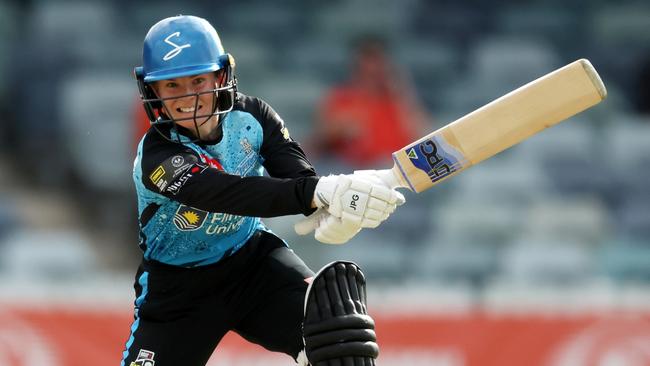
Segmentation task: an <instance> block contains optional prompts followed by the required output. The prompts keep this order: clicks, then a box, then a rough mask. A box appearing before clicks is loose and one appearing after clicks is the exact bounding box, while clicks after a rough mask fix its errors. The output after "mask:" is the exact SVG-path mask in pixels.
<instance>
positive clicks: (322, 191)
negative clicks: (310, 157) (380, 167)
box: [314, 174, 405, 228]
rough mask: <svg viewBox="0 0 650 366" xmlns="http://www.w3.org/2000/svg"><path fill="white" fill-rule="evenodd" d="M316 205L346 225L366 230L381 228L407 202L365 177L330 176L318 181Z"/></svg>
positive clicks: (377, 182) (382, 185) (352, 175)
mask: <svg viewBox="0 0 650 366" xmlns="http://www.w3.org/2000/svg"><path fill="white" fill-rule="evenodd" d="M314 202H315V203H316V206H317V207H319V208H324V209H326V210H327V212H329V213H330V214H331V215H332V216H334V217H336V218H340V219H341V220H342V221H343V222H352V223H357V225H359V226H360V227H362V228H375V227H377V226H379V224H381V223H382V222H383V221H384V220H386V219H387V218H388V216H389V215H390V214H391V213H393V212H394V211H395V208H396V207H397V206H399V205H401V204H403V203H404V202H405V199H404V196H403V195H402V194H401V193H399V192H398V191H396V190H394V189H390V188H388V187H387V186H386V185H385V184H383V183H382V182H380V181H377V180H370V179H368V178H367V177H364V176H362V175H354V174H350V175H343V174H341V175H329V176H327V177H322V178H320V179H319V180H318V184H317V185H316V190H315V192H314Z"/></svg>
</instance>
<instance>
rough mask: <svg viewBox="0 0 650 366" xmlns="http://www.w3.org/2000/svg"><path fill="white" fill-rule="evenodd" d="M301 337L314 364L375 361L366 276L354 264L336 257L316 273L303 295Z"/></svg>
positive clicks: (358, 365)
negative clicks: (304, 295)
mask: <svg viewBox="0 0 650 366" xmlns="http://www.w3.org/2000/svg"><path fill="white" fill-rule="evenodd" d="M303 337H304V340H305V352H306V354H307V359H309V362H310V363H311V364H312V365H313V366H339V365H340V366H372V365H375V359H376V358H377V356H378V355H379V346H378V345H377V337H376V335H375V322H374V321H373V320H372V318H371V317H370V316H369V315H368V311H367V308H366V279H365V277H364V275H363V273H362V272H361V269H360V268H359V267H358V266H357V265H356V264H354V263H352V262H344V261H336V262H333V263H330V264H328V265H326V266H325V267H323V268H322V269H321V270H320V271H319V272H318V273H317V274H316V276H315V277H314V279H313V281H312V283H311V284H310V286H309V288H308V289H307V295H306V297H305V320H304V323H303Z"/></svg>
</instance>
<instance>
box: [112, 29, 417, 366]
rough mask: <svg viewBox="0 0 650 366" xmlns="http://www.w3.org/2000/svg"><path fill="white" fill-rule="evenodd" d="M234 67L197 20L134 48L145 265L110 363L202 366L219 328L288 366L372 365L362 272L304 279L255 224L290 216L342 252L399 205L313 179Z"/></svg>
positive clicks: (372, 183) (326, 272) (352, 179)
mask: <svg viewBox="0 0 650 366" xmlns="http://www.w3.org/2000/svg"><path fill="white" fill-rule="evenodd" d="M234 67H235V63H234V59H233V57H232V56H231V55H230V54H228V53H226V52H225V51H224V48H223V46H222V44H221V41H220V39H219V36H218V35H217V32H216V30H215V29H214V28H213V27H212V26H211V25H210V24H209V23H208V22H207V21H206V20H204V19H201V18H198V17H194V16H175V17H171V18H166V19H163V20H161V21H159V22H158V23H156V24H155V25H154V26H153V27H152V28H151V29H150V30H149V32H148V33H147V35H146V37H145V39H144V49H143V65H142V66H141V67H136V68H135V77H136V79H137V83H138V87H139V91H140V95H141V97H142V101H143V106H144V109H145V111H146V113H147V115H148V117H149V119H150V121H151V128H150V129H149V130H148V132H147V133H146V134H145V136H144V137H143V138H142V140H141V141H140V143H139V146H138V150H137V156H136V158H135V162H134V170H133V179H134V182H135V186H136V191H137V197H138V213H139V227H140V241H139V246H140V248H141V249H142V251H143V259H142V262H141V264H140V266H139V268H138V271H137V274H136V279H135V284H134V288H135V296H136V299H135V314H134V322H133V325H132V327H131V332H130V335H129V337H128V340H127V342H126V346H125V350H124V352H123V356H122V362H121V365H122V366H136V365H137V366H145V365H146V366H154V365H158V366H167V365H170V366H176V365H184V366H200V365H205V364H206V363H207V361H208V359H209V358H210V356H211V354H212V353H213V351H214V349H215V348H216V347H217V344H218V343H219V341H220V340H221V339H222V337H223V336H224V335H225V334H226V333H227V332H228V331H230V330H232V331H235V332H237V333H238V334H239V335H241V336H242V337H243V338H245V339H247V340H249V341H250V342H253V343H256V344H259V345H261V346H263V347H265V348H266V349H268V350H270V351H274V352H283V353H285V354H287V355H289V356H291V357H293V359H294V360H296V362H297V363H299V364H300V365H310V364H313V365H315V364H316V363H319V364H320V363H321V362H327V360H332V362H339V364H341V362H343V364H345V365H374V359H375V358H376V357H377V353H378V347H377V344H376V338H375V334H374V323H373V321H372V318H370V317H369V316H368V314H367V310H366V294H365V280H364V277H363V273H362V272H361V271H360V269H359V268H358V267H357V266H356V265H355V264H354V263H350V262H342V261H339V262H335V263H332V264H331V265H328V266H326V267H324V268H323V269H321V270H320V271H319V272H318V273H317V274H316V275H315V274H314V273H313V272H312V271H311V270H310V269H309V268H308V267H307V266H306V265H305V263H303V261H302V260H301V259H300V258H298V257H297V256H296V255H295V254H294V252H293V251H291V250H290V249H289V248H288V246H287V244H286V243H285V242H284V241H283V240H282V239H280V238H278V237H277V236H276V235H274V234H273V233H272V232H271V231H270V230H269V229H267V228H266V227H265V226H264V224H263V223H262V222H261V220H260V218H261V217H273V216H281V215H293V214H300V213H301V214H304V215H306V216H308V217H307V218H306V219H305V220H306V221H305V222H306V223H309V225H312V228H313V229H315V237H316V239H317V240H319V241H322V242H325V243H345V242H346V241H348V240H349V239H350V238H352V237H353V236H354V235H355V234H356V233H358V232H359V231H360V230H361V229H362V228H373V227H376V226H378V225H379V224H381V222H383V221H384V220H386V219H387V218H388V216H389V215H390V214H391V213H392V212H393V211H394V210H395V208H396V206H398V205H400V204H402V203H404V197H403V196H402V195H401V194H400V193H399V192H397V191H395V190H393V189H390V188H388V187H387V186H386V185H385V184H383V183H382V182H381V181H380V180H377V179H373V177H372V175H363V174H361V173H360V174H349V175H329V176H323V177H321V176H318V175H316V173H315V171H314V168H313V166H312V165H311V164H310V163H309V161H308V160H307V158H306V157H305V154H304V152H303V150H302V149H301V147H300V145H299V144H298V143H297V142H296V141H294V140H293V139H292V138H291V136H290V135H289V131H288V129H287V127H286V126H285V124H284V122H283V121H282V119H281V118H280V117H279V116H278V114H277V113H276V112H275V111H274V110H273V109H272V108H271V107H270V106H269V105H268V104H267V103H265V102H264V101H262V100H261V99H258V98H255V97H251V96H247V95H244V94H242V93H240V92H238V91H237V82H236V78H235V74H234ZM278 87H283V86H282V85H278ZM264 171H266V173H267V176H264V175H263V172H264Z"/></svg>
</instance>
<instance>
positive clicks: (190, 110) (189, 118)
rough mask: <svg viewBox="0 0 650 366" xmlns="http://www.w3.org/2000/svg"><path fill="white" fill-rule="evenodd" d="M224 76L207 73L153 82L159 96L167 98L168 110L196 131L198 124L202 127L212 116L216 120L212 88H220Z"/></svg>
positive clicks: (174, 117)
mask: <svg viewBox="0 0 650 366" xmlns="http://www.w3.org/2000/svg"><path fill="white" fill-rule="evenodd" d="M221 78H223V73H213V72H208V73H205V74H199V75H192V76H185V77H180V78H176V79H167V80H160V81H157V82H156V83H155V84H154V89H155V90H156V93H157V94H158V97H159V98H161V99H165V100H164V104H165V110H166V112H167V113H169V114H171V116H169V117H171V118H172V119H175V120H180V121H177V122H176V123H178V124H179V125H180V126H182V127H185V128H187V129H189V130H192V131H193V130H195V128H196V126H197V125H198V126H202V125H204V124H206V122H208V120H210V119H213V120H216V119H217V118H215V117H214V116H212V115H211V114H212V110H213V105H214V103H215V100H214V98H215V96H214V93H213V92H212V91H213V90H214V89H215V88H216V87H217V85H218V84H219V83H218V82H220V81H221V80H220V79H221ZM197 95H198V99H197ZM167 98H172V99H167ZM195 118H196V123H195ZM206 127H207V126H206Z"/></svg>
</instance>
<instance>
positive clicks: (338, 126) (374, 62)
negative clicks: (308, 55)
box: [312, 36, 427, 168]
mask: <svg viewBox="0 0 650 366" xmlns="http://www.w3.org/2000/svg"><path fill="white" fill-rule="evenodd" d="M352 62H353V64H352V67H351V69H350V75H349V77H348V79H347V80H346V81H344V82H343V83H342V84H340V85H337V86H335V87H333V88H332V89H331V90H330V91H329V92H328V93H327V94H326V95H325V97H324V99H323V100H322V101H321V103H320V106H319V107H320V109H319V112H318V120H317V126H316V135H315V136H314V143H313V144H312V146H313V147H314V148H315V149H316V151H315V153H316V154H317V156H319V157H322V156H324V155H327V156H328V157H332V158H334V159H337V160H340V162H342V163H344V164H348V165H352V166H354V167H355V168H361V167H365V166H371V165H373V164H376V163H377V162H381V161H384V160H389V159H390V154H391V153H392V152H393V151H395V150H397V149H399V148H401V147H403V146H404V145H406V144H408V143H409V142H411V141H413V140H414V139H415V138H416V137H417V136H420V135H421V134H422V132H423V131H424V130H425V127H426V125H427V121H426V114H425V112H424V111H423V109H422V108H421V107H420V105H419V104H418V103H417V102H416V99H415V96H414V93H413V90H412V89H411V88H410V85H408V83H407V82H406V78H405V77H404V75H402V72H403V71H404V70H401V69H400V68H398V67H396V66H395V65H393V64H392V63H391V60H390V58H389V56H388V54H387V48H386V44H385V42H384V41H383V40H382V39H380V38H378V37H375V36H365V37H363V38H361V39H359V40H358V41H357V42H355V43H354V47H353V60H352Z"/></svg>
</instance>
